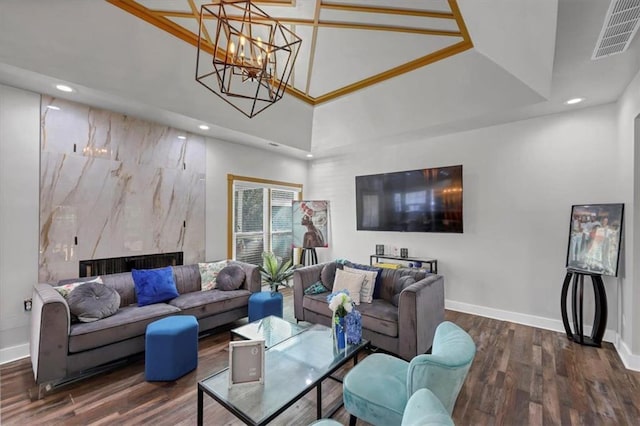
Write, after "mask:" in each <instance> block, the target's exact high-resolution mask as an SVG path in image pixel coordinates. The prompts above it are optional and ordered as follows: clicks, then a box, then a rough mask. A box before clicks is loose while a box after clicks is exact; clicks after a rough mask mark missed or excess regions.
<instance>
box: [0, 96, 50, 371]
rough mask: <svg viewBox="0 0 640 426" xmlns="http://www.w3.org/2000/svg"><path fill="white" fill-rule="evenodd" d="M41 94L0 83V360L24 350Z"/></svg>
mask: <svg viewBox="0 0 640 426" xmlns="http://www.w3.org/2000/svg"><path fill="white" fill-rule="evenodd" d="M39 153H40V95H37V94H35V93H31V92H25V91H22V90H18V89H14V88H12V87H7V86H2V85H0V363H2V362H7V361H10V360H13V359H16V358H19V357H21V356H23V355H24V354H25V353H28V351H29V345H28V341H29V337H28V336H29V318H30V316H29V313H28V312H25V311H24V307H23V301H24V299H27V298H30V297H31V289H32V288H33V285H34V284H35V283H37V282H38V229H39V226H38V197H39V184H40V182H39V176H40V172H39V167H40V155H39Z"/></svg>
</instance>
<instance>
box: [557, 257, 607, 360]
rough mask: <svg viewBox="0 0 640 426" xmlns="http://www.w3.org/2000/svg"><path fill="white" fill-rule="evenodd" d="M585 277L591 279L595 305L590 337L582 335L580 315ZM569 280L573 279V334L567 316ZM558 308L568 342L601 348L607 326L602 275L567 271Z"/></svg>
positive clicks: (581, 317)
mask: <svg viewBox="0 0 640 426" xmlns="http://www.w3.org/2000/svg"><path fill="white" fill-rule="evenodd" d="M585 275H587V276H590V277H591V282H592V284H593V294H594V297H595V305H596V306H595V314H594V316H593V329H592V330H591V336H590V337H587V336H585V335H584V327H583V315H582V310H583V300H584V277H585ZM571 278H573V289H572V292H571V311H572V317H573V328H574V331H575V332H573V331H572V330H571V327H570V325H569V318H568V315H567V294H568V292H569V285H570V283H571ZM560 308H561V310H562V322H563V324H564V329H565V331H566V333H567V338H568V339H569V340H572V341H574V342H576V343H580V344H581V345H586V346H595V347H598V348H599V347H600V346H601V344H602V337H603V336H604V331H605V328H606V326H607V293H606V292H605V289H604V283H603V282H602V275H600V274H590V273H585V272H578V271H575V270H572V269H567V276H566V277H565V278H564V284H563V285H562V295H561V298H560Z"/></svg>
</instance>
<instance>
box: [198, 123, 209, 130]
mask: <svg viewBox="0 0 640 426" xmlns="http://www.w3.org/2000/svg"><path fill="white" fill-rule="evenodd" d="M198 127H200V129H202V130H209V126H207V125H206V124H201V125H199V126H198Z"/></svg>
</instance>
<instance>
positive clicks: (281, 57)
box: [196, 0, 302, 118]
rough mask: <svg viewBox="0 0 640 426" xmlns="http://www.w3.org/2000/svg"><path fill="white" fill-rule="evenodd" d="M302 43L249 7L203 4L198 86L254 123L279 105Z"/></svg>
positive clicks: (221, 1)
mask: <svg viewBox="0 0 640 426" xmlns="http://www.w3.org/2000/svg"><path fill="white" fill-rule="evenodd" d="M301 43H302V40H301V39H300V37H298V36H297V35H296V34H294V33H293V32H292V31H290V30H289V29H288V28H287V27H285V26H284V25H282V24H280V23H279V22H278V21H277V20H275V19H273V18H271V17H270V16H269V15H267V14H266V13H265V12H264V11H263V10H262V9H260V8H259V7H258V6H256V5H255V4H253V3H252V2H251V1H246V0H218V1H217V2H215V3H211V4H204V5H202V6H201V8H200V28H199V32H198V55H197V58H196V80H197V81H198V82H199V83H200V84H202V85H203V86H205V87H206V88H207V89H209V90H210V91H211V92H213V93H214V94H215V95H217V96H219V97H220V98H221V99H223V100H224V101H225V102H227V103H229V104H230V105H231V106H233V107H234V108H236V109H237V110H238V111H240V112H242V113H243V114H244V115H246V116H247V117H249V118H252V117H254V116H255V115H256V114H258V113H260V112H262V111H264V110H265V109H266V108H268V107H269V106H271V105H273V104H274V103H276V102H277V101H279V100H280V99H282V96H283V95H284V92H285V89H286V86H287V83H288V82H289V78H290V77H291V74H292V72H293V68H294V65H295V61H296V59H297V57H298V52H299V50H300V45H301Z"/></svg>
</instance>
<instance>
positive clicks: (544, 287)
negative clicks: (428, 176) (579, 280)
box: [307, 104, 632, 340]
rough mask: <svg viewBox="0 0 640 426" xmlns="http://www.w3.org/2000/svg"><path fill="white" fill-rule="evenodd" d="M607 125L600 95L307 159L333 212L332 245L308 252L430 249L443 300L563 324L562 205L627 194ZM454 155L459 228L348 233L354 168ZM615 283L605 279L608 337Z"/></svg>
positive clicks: (565, 219)
mask: <svg viewBox="0 0 640 426" xmlns="http://www.w3.org/2000/svg"><path fill="white" fill-rule="evenodd" d="M616 133H617V129H616V107H615V105H614V104H609V105H604V106H600V107H593V108H587V109H582V110H577V111H571V112H567V113H564V114H554V115H551V116H545V117H541V118H536V119H531V120H526V121H518V122H513V123H509V124H506V125H500V126H493V127H487V128H482V129H478V130H473V131H469V132H464V133H457V134H452V135H447V136H442V137H438V138H432V139H424V140H416V141H415V142H411V143H406V144H402V145H393V140H389V141H388V142H387V144H386V145H385V146H378V145H377V146H376V147H375V149H371V150H369V151H366V150H361V151H357V152H353V153H350V154H345V155H341V156H340V157H337V158H332V159H326V160H317V161H314V162H313V164H312V165H311V168H310V171H309V181H310V186H309V191H308V192H307V194H308V196H309V197H312V198H318V199H328V200H331V214H332V235H331V237H332V241H333V244H332V246H333V248H332V249H331V250H330V251H328V252H324V253H319V255H320V256H322V257H323V258H325V259H326V258H336V257H346V258H348V259H351V260H354V261H359V262H368V261H369V257H368V255H369V254H371V253H373V252H374V248H375V244H392V245H396V246H398V247H407V248H408V249H409V255H410V256H416V257H419V256H427V257H435V258H437V259H438V262H439V264H438V266H439V272H440V273H441V274H443V275H444V277H445V294H446V299H447V305H448V306H449V307H451V308H454V309H459V310H468V311H472V312H476V313H480V314H484V315H488V316H495V317H502V318H505V319H511V320H517V321H519V322H524V323H529V324H533V325H538V326H542V327H547V328H552V329H557V330H562V324H561V321H560V318H561V315H560V291H561V287H562V282H563V279H564V276H565V273H566V272H565V258H566V250H567V238H568V233H569V216H570V212H571V205H572V204H583V203H609V202H624V203H626V204H628V203H629V202H630V201H631V200H630V197H629V193H628V191H625V190H624V189H623V186H622V185H621V182H620V180H621V177H622V176H623V175H624V173H622V171H621V172H618V170H620V169H621V168H623V169H625V170H624V171H626V172H627V173H628V169H629V167H632V166H631V165H630V164H628V163H625V164H622V165H621V164H620V161H619V152H620V147H619V146H618V144H619V141H618V139H617V137H616ZM454 164H462V165H463V179H464V233H463V234H439V233H396V232H366V231H356V223H355V221H356V212H355V183H354V182H355V176H357V175H364V174H372V173H381V172H392V171H401V170H412V169H418V168H427V167H435V166H446V165H454ZM618 284H619V279H616V278H605V287H606V290H607V294H608V297H609V301H610V302H609V323H608V327H607V328H608V330H609V331H608V333H607V335H606V337H608V338H609V339H611V340H613V339H614V337H615V332H616V331H617V330H616V326H617V325H616V321H615V320H612V318H613V319H615V318H617V316H618V312H617V309H618V308H617V304H616V302H615V301H616V300H617V298H618ZM585 318H589V316H587V315H585ZM587 322H588V321H587Z"/></svg>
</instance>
